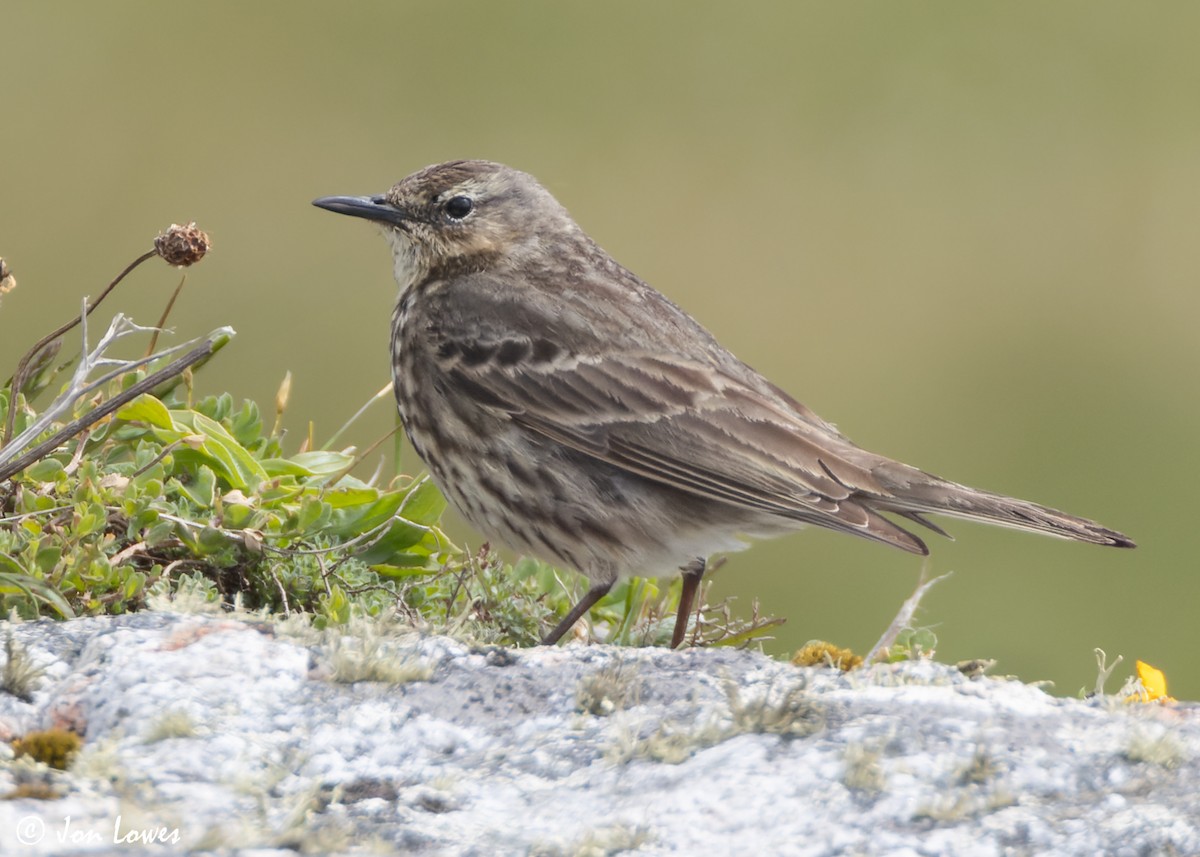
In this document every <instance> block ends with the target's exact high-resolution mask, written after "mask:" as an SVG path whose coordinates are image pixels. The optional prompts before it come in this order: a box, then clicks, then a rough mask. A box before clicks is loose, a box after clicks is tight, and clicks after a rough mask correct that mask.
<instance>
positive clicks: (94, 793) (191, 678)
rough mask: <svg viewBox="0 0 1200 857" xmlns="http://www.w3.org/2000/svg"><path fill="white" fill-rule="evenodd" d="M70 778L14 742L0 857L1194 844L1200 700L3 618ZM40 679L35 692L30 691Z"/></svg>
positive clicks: (124, 621) (925, 672) (666, 654)
mask: <svg viewBox="0 0 1200 857" xmlns="http://www.w3.org/2000/svg"><path fill="white" fill-rule="evenodd" d="M10 634H11V635H12V639H13V642H14V645H13V646H11V647H9V649H10V651H11V652H13V653H14V656H15V657H18V658H22V659H24V663H23V664H20V665H19V666H21V667H22V670H23V672H22V673H21V674H22V675H24V676H26V681H27V683H29V684H31V685H32V688H31V691H30V693H29V694H28V699H29V700H30V701H23V700H22V699H20V698H19V697H18V696H15V695H12V694H9V693H5V692H0V737H3V738H4V739H5V741H11V740H12V739H14V738H20V737H21V736H23V735H27V734H29V733H31V732H35V731H38V730H45V729H52V728H56V729H69V730H73V731H75V732H77V733H78V734H79V735H80V736H81V737H82V738H83V747H82V749H81V750H80V751H79V752H78V754H76V755H75V757H74V759H73V761H72V763H71V764H70V767H69V768H68V769H67V770H66V771H65V772H63V771H55V770H52V769H51V768H49V767H47V766H45V765H44V764H41V763H38V762H36V761H34V760H32V759H31V758H29V757H22V758H16V757H15V756H14V755H13V753H12V752H11V751H10V750H9V749H8V747H7V745H3V744H0V795H8V796H9V798H10V799H9V800H5V801H0V853H3V854H10V853H11V854H67V853H77V852H79V851H80V850H83V849H85V848H86V849H88V851H89V853H107V852H109V851H111V853H113V854H128V853H129V848H130V845H132V844H136V843H137V842H147V841H153V842H154V843H155V845H154V848H155V850H154V853H155V854H173V853H186V852H189V851H193V850H197V849H204V850H208V851H211V852H214V853H228V854H237V853H239V852H243V851H244V852H250V851H251V850H257V853H261V849H267V848H272V847H275V848H280V849H288V848H301V849H303V850H305V851H307V852H338V853H360V852H361V853H364V854H367V853H387V852H400V853H416V854H438V855H442V854H447V855H449V854H454V855H458V854H465V855H474V854H477V855H505V854H513V855H518V854H520V855H524V854H545V855H551V854H564V855H566V854H605V853H610V854H615V853H635V854H675V853H678V854H698V853H705V854H718V853H739V854H797V855H834V854H917V853H920V854H923V855H936V854H946V855H951V854H953V855H961V854H1002V853H1053V854H1068V855H1070V854H1079V855H1089V856H1090V855H1094V854H1101V853H1130V854H1141V853H1145V854H1154V853H1177V854H1190V853H1200V817H1198V813H1197V810H1196V800H1195V795H1196V794H1197V792H1198V791H1200V776H1198V775H1197V766H1196V765H1195V764H1192V761H1193V760H1195V759H1196V758H1197V757H1200V722H1198V714H1197V711H1198V709H1197V708H1196V707H1194V706H1191V705H1188V704H1186V703H1177V704H1174V705H1166V706H1162V705H1141V704H1135V705H1129V704H1125V703H1122V702H1119V701H1116V700H1113V699H1111V698H1109V699H1095V700H1091V701H1087V702H1081V701H1077V700H1065V699H1057V698H1054V697H1051V696H1048V695H1047V694H1045V693H1043V692H1042V691H1040V690H1037V689H1035V688H1032V687H1028V686H1025V685H1022V684H1019V683H1016V682H1010V681H1003V680H994V679H988V678H975V679H968V678H966V677H965V676H963V675H962V674H961V673H959V672H958V671H956V670H955V669H953V668H952V667H947V666H944V665H940V664H935V663H929V662H922V663H908V664H900V665H893V666H876V667H873V668H871V669H868V670H856V671H853V672H849V673H843V672H840V671H837V670H831V669H817V668H805V669H802V668H798V667H795V666H792V665H790V664H784V663H779V662H776V661H772V660H770V659H768V658H765V657H763V656H761V655H756V654H752V653H746V652H733V651H726V650H692V651H684V652H670V651H666V650H662V649H616V648H611V647H600V646H596V647H591V648H586V647H574V646H567V647H563V648H554V649H546V648H538V649H531V650H521V651H514V650H503V649H471V648H469V647H467V646H465V645H463V644H461V643H457V642H454V641H452V640H449V639H446V638H441V637H421V636H419V635H416V634H415V633H412V632H406V631H402V630H400V629H397V628H388V627H386V626H384V625H372V626H368V625H363V626H358V627H353V628H351V629H350V630H349V631H346V632H342V633H339V634H338V635H333V634H328V633H327V634H320V633H318V632H316V631H313V630H311V629H309V628H307V627H305V626H302V625H299V624H297V623H295V622H285V623H281V624H275V625H272V624H264V623H262V622H257V621H251V620H241V619H237V618H228V617H225V618H222V617H211V616H207V617H206V616H188V615H176V614H167V613H143V614H139V615H135V616H129V617H121V618H116V619H82V620H75V621H71V622H62V623H53V622H37V623H27V624H18V625H4V624H0V637H7V635H10ZM30 670H32V671H33V678H32V679H30V678H29V672H30Z"/></svg>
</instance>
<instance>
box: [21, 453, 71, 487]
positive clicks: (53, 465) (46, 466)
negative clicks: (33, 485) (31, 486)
mask: <svg viewBox="0 0 1200 857" xmlns="http://www.w3.org/2000/svg"><path fill="white" fill-rule="evenodd" d="M64 469H65V468H64V467H63V466H62V462H61V461H59V460H58V459H57V458H43V459H42V460H41V461H39V462H38V463H37V464H33V465H31V466H30V467H29V468H27V469H26V470H25V475H26V476H27V477H29V478H30V479H32V480H33V481H35V482H53V481H54V480H55V479H57V478H58V475H59V474H60V473H62V472H63V471H64Z"/></svg>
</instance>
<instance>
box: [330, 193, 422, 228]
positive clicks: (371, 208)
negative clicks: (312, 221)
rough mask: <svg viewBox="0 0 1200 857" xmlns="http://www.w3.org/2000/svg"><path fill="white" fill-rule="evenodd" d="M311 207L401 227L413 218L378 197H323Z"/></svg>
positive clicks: (381, 197)
mask: <svg viewBox="0 0 1200 857" xmlns="http://www.w3.org/2000/svg"><path fill="white" fill-rule="evenodd" d="M313 205H315V206H316V207H317V208H324V209H325V210H327V211H335V212H337V213H338V214H349V215H350V216H351V217H365V218H366V219H367V220H374V221H376V222H380V223H391V224H394V225H396V226H403V225H405V223H406V222H407V221H411V220H412V219H413V217H412V216H411V215H410V214H409V213H408V212H407V211H405V210H404V209H402V208H397V207H396V206H394V205H392V204H391V203H390V202H388V201H387V198H386V197H384V196H382V195H380V196H323V197H321V198H320V199H314V200H313Z"/></svg>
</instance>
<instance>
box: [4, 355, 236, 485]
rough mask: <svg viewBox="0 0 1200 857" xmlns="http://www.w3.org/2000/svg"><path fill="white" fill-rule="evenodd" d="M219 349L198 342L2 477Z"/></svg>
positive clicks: (32, 451) (16, 461)
mask: <svg viewBox="0 0 1200 857" xmlns="http://www.w3.org/2000/svg"><path fill="white" fill-rule="evenodd" d="M215 350H216V345H215V343H214V342H213V340H212V339H211V338H209V339H205V341H204V342H202V343H200V344H199V345H197V346H196V347H195V348H193V349H192V350H191V351H189V352H187V353H186V354H184V355H183V356H182V357H180V358H178V359H176V360H173V361H171V362H170V363H168V364H167V365H166V366H164V367H163V368H161V369H159V370H158V371H156V372H151V373H150V374H149V375H147V376H146V377H145V378H143V379H142V380H141V381H138V382H137V383H136V384H134V385H132V386H131V387H129V388H127V389H125V390H122V391H121V392H120V393H118V394H117V395H115V396H113V397H112V398H111V399H108V400H106V401H104V402H102V403H101V404H100V405H98V406H97V407H95V408H94V409H92V410H90V411H88V412H87V413H86V414H84V415H83V416H81V417H79V418H77V419H75V420H72V421H71V422H69V423H67V424H66V425H65V426H63V427H62V428H61V429H59V430H58V431H57V432H55V433H54V434H53V435H52V436H51V437H49V438H47V439H46V440H44V441H43V442H41V443H39V444H38V445H37V446H35V447H33V448H32V449H30V450H29V452H27V453H25V454H24V455H22V456H21V457H19V458H15V459H13V460H12V461H10V462H8V463H7V464H5V465H4V466H3V467H0V480H4V479H7V478H8V477H10V476H12V475H13V474H14V473H20V472H21V471H22V470H24V469H25V468H26V467H29V466H30V465H31V464H34V463H36V462H38V461H39V460H41V459H42V458H44V457H45V456H47V455H49V454H50V453H51V452H53V451H54V450H55V449H57V448H58V447H59V445H60V444H62V443H63V442H64V441H66V440H68V439H70V438H72V437H74V436H75V435H77V434H79V433H80V432H82V431H84V430H85V429H87V428H89V427H90V426H92V425H94V424H96V423H98V422H99V421H100V420H102V419H104V418H105V417H106V416H108V415H109V414H111V413H113V412H114V411H116V410H118V409H119V408H121V407H122V406H124V405H126V404H127V403H129V402H131V401H133V400H134V399H136V398H137V397H138V396H140V395H142V393H148V392H150V391H151V390H153V389H154V388H155V387H157V386H158V385H159V384H161V383H162V382H163V381H167V380H169V379H171V378H174V377H175V376H176V375H178V374H179V373H180V372H182V371H183V370H185V369H187V368H188V367H189V366H191V365H193V364H194V363H197V362H199V361H201V360H203V359H204V358H206V357H208V356H209V355H211V354H212V353H213V351H215Z"/></svg>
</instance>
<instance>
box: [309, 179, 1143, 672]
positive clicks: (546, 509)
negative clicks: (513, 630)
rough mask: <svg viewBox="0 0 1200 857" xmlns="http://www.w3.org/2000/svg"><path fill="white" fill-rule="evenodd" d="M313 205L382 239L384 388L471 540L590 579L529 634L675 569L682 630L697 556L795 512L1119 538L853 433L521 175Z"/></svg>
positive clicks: (824, 520)
mask: <svg viewBox="0 0 1200 857" xmlns="http://www.w3.org/2000/svg"><path fill="white" fill-rule="evenodd" d="M313 204H314V205H316V206H317V207H319V208H322V209H326V210H328V211H332V212H335V213H339V214H344V215H349V216H351V217H358V218H364V219H366V220H368V221H372V222H373V223H374V224H376V225H377V226H378V227H379V228H380V230H381V231H382V233H383V237H384V239H385V240H386V242H387V244H388V245H389V247H390V248H391V252H392V270H393V274H394V277H395V280H396V284H397V286H398V287H399V297H398V299H397V301H396V304H395V308H394V310H393V313H392V319H391V364H392V365H391V369H392V381H393V386H394V390H395V396H396V402H397V406H398V408H399V413H400V419H401V422H402V423H403V425H404V428H405V432H406V434H407V436H408V439H409V442H410V444H411V446H412V447H413V449H414V450H415V451H416V453H417V455H418V456H420V458H421V459H422V461H423V462H424V463H425V465H426V466H427V467H428V469H429V472H430V474H431V475H432V477H433V479H434V481H435V482H436V483H437V485H438V486H439V488H440V489H441V490H442V492H443V493H444V494H445V496H446V497H447V499H448V500H449V501H450V503H451V504H452V505H453V506H454V507H455V508H456V509H457V511H458V512H459V513H460V514H461V515H462V517H463V518H465V519H466V521H467V522H468V523H469V524H471V525H472V526H473V527H474V528H475V529H477V530H478V531H479V532H480V533H481V534H483V535H484V536H486V537H487V538H489V539H491V540H494V541H498V542H500V543H502V544H505V545H507V546H508V547H510V548H513V549H514V550H516V551H518V552H521V553H524V554H526V555H529V556H533V557H536V558H539V559H541V560H544V561H546V562H549V563H551V564H553V565H557V566H560V567H567V568H572V569H574V570H576V571H578V572H581V573H582V574H583V575H585V576H586V577H587V578H588V580H589V582H590V587H589V588H588V590H587V591H586V593H585V594H584V595H583V596H582V597H581V598H580V599H579V601H578V602H577V603H576V604H575V605H574V606H573V607H572V609H571V610H570V611H569V612H568V614H567V615H566V616H565V617H564V618H563V619H562V621H561V622H559V623H558V624H557V625H556V626H555V627H554V628H553V629H552V630H551V631H550V632H549V633H547V634H546V635H545V636H544V637H543V639H542V643H543V644H545V645H553V644H556V643H557V642H558V641H559V640H560V639H561V638H562V637H563V636H564V635H565V634H566V633H567V632H568V631H570V630H571V629H572V628H573V627H574V626H575V623H576V622H577V621H578V620H579V619H580V618H581V617H582V616H584V615H585V614H586V613H587V612H588V611H589V610H590V609H591V608H592V606H593V605H595V603H596V602H597V601H599V600H600V599H601V598H603V597H604V595H605V594H606V593H608V591H609V590H610V589H611V588H612V586H613V585H614V583H616V582H617V581H618V580H620V579H622V578H624V577H626V576H630V575H638V576H643V577H651V576H653V577H664V576H668V575H673V574H676V573H681V574H682V577H683V586H682V592H681V597H680V603H679V606H678V612H677V615H676V618H675V626H674V631H673V633H672V637H671V647H672V648H676V647H679V646H680V644H681V643H682V642H683V640H684V638H685V636H686V632H687V628H688V622H689V618H690V613H691V609H692V604H693V601H694V599H695V595H696V591H697V589H698V587H699V585H700V582H701V580H702V578H703V576H704V573H705V569H706V567H707V562H708V558H709V557H711V556H712V555H713V554H716V553H723V552H728V551H734V550H740V549H742V548H743V547H745V546H746V545H747V542H748V540H753V539H758V538H770V537H773V536H778V535H781V534H784V533H787V532H791V531H794V530H797V529H800V528H803V527H805V526H817V527H825V528H828V529H831V530H836V531H838V532H842V533H848V534H850V535H853V536H858V537H861V538H865V539H869V540H871V541H874V542H878V543H881V544H884V545H888V546H891V547H894V548H899V549H900V550H904V551H907V552H909V553H912V554H919V555H926V554H928V553H929V548H928V547H927V546H926V544H925V542H924V541H923V540H922V539H921V538H920V537H918V536H917V535H916V533H914V532H913V530H914V529H915V528H916V526H920V527H923V528H926V529H928V530H930V531H932V532H934V533H937V534H940V535H942V536H946V535H947V533H946V532H945V530H943V529H942V528H941V526H939V525H938V524H937V523H935V522H933V521H931V520H930V519H929V518H928V517H927V516H928V515H931V514H936V515H945V516H950V517H955V518H967V519H971V520H975V521H982V522H985V523H989V524H996V525H1000V526H1004V527H1011V528H1015V529H1018V530H1028V531H1033V532H1039V533H1045V534H1049V535H1052V536H1058V537H1062V538H1066V539H1074V540H1077V541H1081V542H1090V543H1092V544H1097V545H1106V546H1112V547H1120V548H1132V547H1134V546H1135V545H1134V542H1133V541H1132V540H1131V539H1130V538H1129V537H1128V536H1126V535H1124V534H1122V533H1120V532H1117V531H1116V530H1111V529H1108V528H1106V527H1103V526H1101V525H1100V524H1098V523H1096V522H1094V521H1090V520H1087V519H1085V518H1080V517H1076V516H1074V515H1069V514H1067V513H1065V512H1060V511H1058V510H1056V509H1052V508H1049V507H1047V506H1042V505H1039V504H1037V503H1032V502H1029V501H1027V500H1020V499H1017V498H1014V497H1007V496H1004V495H1002V494H997V493H992V492H989V491H983V490H978V489H975V488H970V487H967V486H965V485H960V484H957V483H955V482H951V481H949V480H946V479H943V478H941V477H938V476H934V475H932V474H930V473H926V472H924V471H922V470H919V469H917V468H915V467H911V466H909V465H907V464H902V463H900V462H899V461H895V460H893V459H890V458H887V457H885V456H883V455H879V454H876V453H873V452H869V451H867V450H866V449H863V448H862V447H860V446H858V445H856V444H855V443H853V442H852V441H851V440H850V439H849V438H848V437H846V436H845V435H844V434H843V433H842V432H841V431H839V430H838V429H837V428H836V427H835V426H834V425H833V424H832V423H829V422H827V421H825V420H824V419H822V418H821V417H820V416H818V415H817V414H816V413H814V412H813V411H812V410H810V409H809V408H807V407H805V406H804V405H803V404H801V403H800V402H799V401H797V400H796V399H794V398H793V397H792V396H790V395H789V394H787V393H786V392H784V391H783V390H782V389H780V388H779V387H777V386H776V385H775V384H773V383H771V382H770V381H768V380H767V379H766V378H765V377H763V376H762V375H760V374H759V373H758V372H756V371H755V370H754V369H752V368H751V367H750V366H748V365H747V364H745V363H743V362H742V361H741V360H739V359H738V358H737V357H735V356H734V355H733V354H732V353H731V352H730V351H729V350H728V349H726V348H725V347H724V346H722V345H721V344H720V343H719V342H718V341H717V339H716V337H715V336H714V335H713V334H712V333H710V332H709V331H708V330H707V329H706V328H704V327H703V326H702V325H701V324H700V323H699V322H697V321H696V320H695V319H693V318H692V316H690V315H689V314H688V313H687V312H685V311H684V310H683V309H681V308H680V307H679V306H677V305H676V304H675V303H673V302H672V301H671V300H670V299H669V298H667V297H666V296H665V295H663V294H662V293H661V292H659V291H657V290H655V289H654V288H652V287H651V286H650V285H648V284H647V283H645V282H643V281H642V280H641V279H640V278H639V277H638V276H637V275H636V274H634V273H633V272H631V271H629V270H628V269H626V268H624V267H622V266H621V265H620V264H618V263H617V262H616V261H615V260H614V259H613V258H612V257H611V256H610V255H609V254H608V253H606V252H605V251H604V250H603V249H601V247H600V246H599V245H598V244H597V243H596V242H595V241H593V240H592V239H591V238H590V237H589V236H588V235H587V233H586V232H584V230H583V229H582V228H581V227H580V226H579V225H578V224H577V223H576V222H575V220H574V219H573V218H572V217H571V215H570V213H569V212H568V211H567V209H566V208H565V207H564V206H563V205H561V204H560V203H559V202H558V201H557V200H556V199H555V198H554V196H552V195H551V193H550V192H549V191H547V190H546V189H545V188H544V187H543V186H542V185H541V184H540V183H539V182H538V181H537V179H535V178H534V177H533V176H532V175H530V174H528V173H525V172H522V171H520V170H516V169H513V168H511V167H508V166H505V165H503V164H499V163H495V162H492V161H484V160H458V161H449V162H446V163H441V164H435V165H433V166H429V167H426V168H424V169H421V170H418V171H417V172H414V173H412V174H411V175H409V176H408V177H406V178H404V179H402V180H401V181H400V182H398V183H397V184H395V185H394V186H393V187H392V188H391V189H390V190H388V191H387V192H385V193H382V194H377V195H373V196H326V197H321V198H319V199H316V200H314V201H313ZM914 525H915V526H914Z"/></svg>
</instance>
